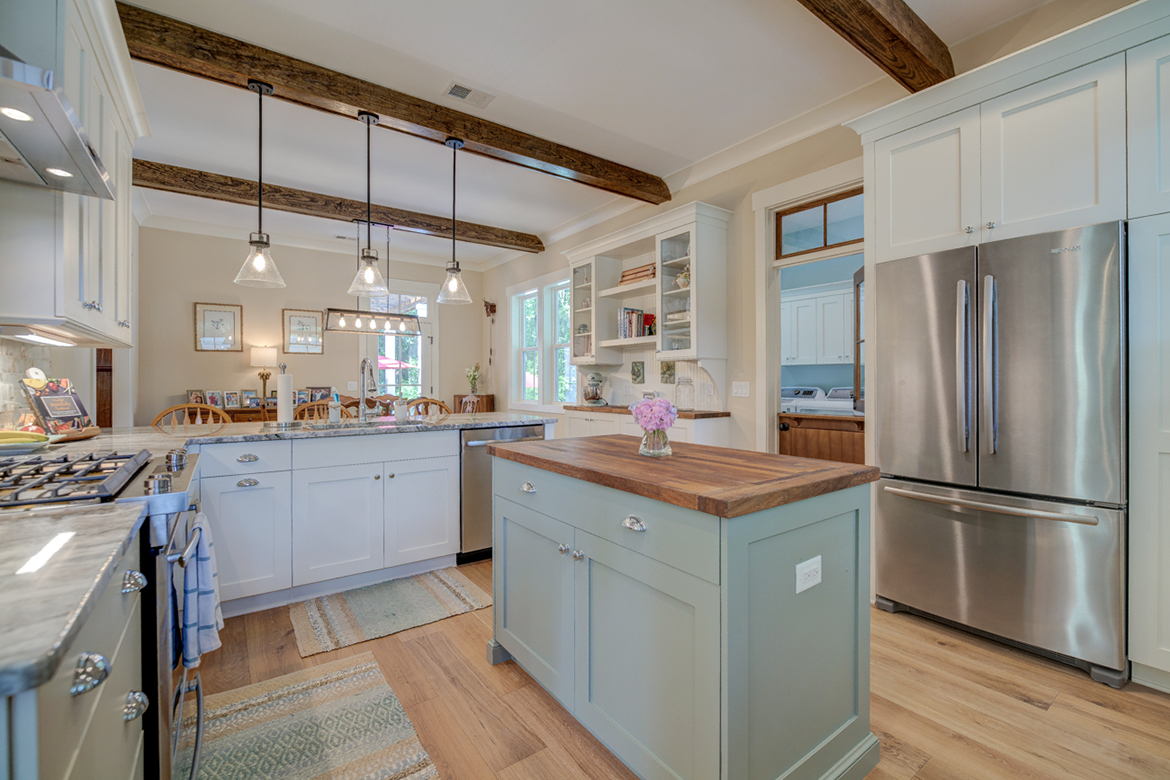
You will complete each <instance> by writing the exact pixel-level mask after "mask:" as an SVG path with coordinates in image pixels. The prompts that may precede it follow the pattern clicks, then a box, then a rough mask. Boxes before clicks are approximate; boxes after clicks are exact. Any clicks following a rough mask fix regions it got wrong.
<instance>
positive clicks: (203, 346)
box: [195, 303, 244, 352]
mask: <svg viewBox="0 0 1170 780" xmlns="http://www.w3.org/2000/svg"><path fill="white" fill-rule="evenodd" d="M243 332H244V307H243V306H236V305H234V304H230V303H196V304H195V351H196V352H243V351H244V338H243Z"/></svg>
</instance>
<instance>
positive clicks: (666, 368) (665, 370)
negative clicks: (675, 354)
mask: <svg viewBox="0 0 1170 780" xmlns="http://www.w3.org/2000/svg"><path fill="white" fill-rule="evenodd" d="M661 368H662V384H664V385H673V384H674V361H673V360H664V361H662V365H661Z"/></svg>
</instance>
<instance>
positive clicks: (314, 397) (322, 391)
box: [309, 387, 333, 401]
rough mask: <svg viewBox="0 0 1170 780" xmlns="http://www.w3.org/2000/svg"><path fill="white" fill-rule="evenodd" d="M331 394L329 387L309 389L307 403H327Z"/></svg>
mask: <svg viewBox="0 0 1170 780" xmlns="http://www.w3.org/2000/svg"><path fill="white" fill-rule="evenodd" d="M332 392H333V388H331V387H310V388H309V401H328V400H329V396H330V394H331V393H332Z"/></svg>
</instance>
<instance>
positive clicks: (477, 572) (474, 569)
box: [459, 560, 492, 595]
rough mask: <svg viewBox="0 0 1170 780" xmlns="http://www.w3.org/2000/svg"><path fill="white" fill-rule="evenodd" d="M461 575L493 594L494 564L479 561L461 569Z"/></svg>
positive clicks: (488, 561)
mask: <svg viewBox="0 0 1170 780" xmlns="http://www.w3.org/2000/svg"><path fill="white" fill-rule="evenodd" d="M459 573H460V574H462V575H463V576H465V577H467V579H469V580H471V581H472V582H473V583H475V584H476V585H477V586H479V588H480V589H482V590H484V591H486V592H487V593H488V594H489V595H490V594H491V592H492V562H491V561H490V560H487V561H478V562H476V563H468V564H466V565H464V566H460V567H459Z"/></svg>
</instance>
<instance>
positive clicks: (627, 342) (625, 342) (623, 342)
mask: <svg viewBox="0 0 1170 780" xmlns="http://www.w3.org/2000/svg"><path fill="white" fill-rule="evenodd" d="M657 343H658V337H657V336H636V337H634V338H630V339H609V340H608V341H602V342H600V344H599V346H602V347H644V346H646V345H648V344H657Z"/></svg>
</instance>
